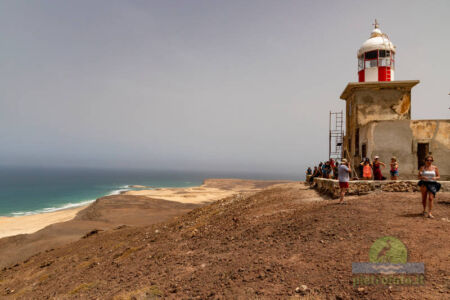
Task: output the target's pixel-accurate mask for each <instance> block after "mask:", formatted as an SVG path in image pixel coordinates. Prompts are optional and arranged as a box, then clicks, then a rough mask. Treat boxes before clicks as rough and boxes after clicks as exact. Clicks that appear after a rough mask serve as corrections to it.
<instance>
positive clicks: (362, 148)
mask: <svg viewBox="0 0 450 300" xmlns="http://www.w3.org/2000/svg"><path fill="white" fill-rule="evenodd" d="M361 152H362V153H361V154H362V158H365V157H367V145H366V144H362V146H361Z"/></svg>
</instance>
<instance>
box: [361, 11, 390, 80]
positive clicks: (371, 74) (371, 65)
mask: <svg viewBox="0 0 450 300" xmlns="http://www.w3.org/2000/svg"><path fill="white" fill-rule="evenodd" d="M374 26H375V28H374V29H373V31H372V33H371V35H370V38H369V39H368V40H367V41H365V42H364V43H363V44H362V46H361V48H359V50H358V81H359V82H367V81H393V80H394V69H395V64H394V63H395V60H394V56H395V46H394V44H392V42H391V41H390V40H389V38H388V36H387V35H386V34H384V33H382V32H381V30H380V28H379V24H378V22H377V20H375V23H374Z"/></svg>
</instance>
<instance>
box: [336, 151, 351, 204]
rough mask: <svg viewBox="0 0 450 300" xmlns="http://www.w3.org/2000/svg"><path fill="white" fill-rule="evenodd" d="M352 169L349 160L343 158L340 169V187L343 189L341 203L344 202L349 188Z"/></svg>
mask: <svg viewBox="0 0 450 300" xmlns="http://www.w3.org/2000/svg"><path fill="white" fill-rule="evenodd" d="M351 171H352V170H351V169H350V167H349V166H348V162H347V160H346V159H345V158H343V159H342V162H341V164H340V165H339V169H338V179H339V188H340V189H341V198H340V201H339V204H341V203H344V195H345V192H346V191H347V190H348V182H349V181H350V172H351Z"/></svg>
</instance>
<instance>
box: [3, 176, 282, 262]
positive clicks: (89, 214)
mask: <svg viewBox="0 0 450 300" xmlns="http://www.w3.org/2000/svg"><path fill="white" fill-rule="evenodd" d="M282 182H283V181H254V180H241V179H207V180H205V181H204V183H203V184H202V185H201V186H194V187H186V188H157V189H144V190H139V191H129V192H125V193H122V194H119V195H111V196H105V197H101V198H99V199H97V200H96V201H95V202H93V203H91V204H90V205H87V206H81V207H77V208H72V209H67V210H61V211H56V212H50V213H42V214H36V215H30V216H18V217H0V266H4V265H8V264H10V263H13V262H14V261H20V260H21V259H25V258H26V257H29V256H30V255H33V254H34V253H37V252H40V251H45V250H46V249H51V248H55V247H60V246H62V245H64V244H67V243H69V242H72V241H76V240H78V239H80V238H81V237H83V236H84V235H86V234H87V233H89V232H91V231H92V230H97V231H103V230H111V229H115V228H117V227H120V226H123V225H126V226H147V225H150V224H154V223H157V222H162V221H166V220H169V219H171V218H173V217H176V216H179V215H182V214H184V213H186V212H188V211H191V210H192V209H194V208H196V207H199V206H202V205H204V204H206V203H211V202H214V201H216V200H218V199H222V198H226V197H228V196H231V195H234V194H237V193H239V194H248V193H254V192H257V191H260V190H261V189H263V188H265V187H267V186H270V185H276V184H279V183H282ZM144 188H149V187H144Z"/></svg>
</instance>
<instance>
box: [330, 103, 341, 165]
mask: <svg viewBox="0 0 450 300" xmlns="http://www.w3.org/2000/svg"><path fill="white" fill-rule="evenodd" d="M343 143H344V113H343V112H342V111H340V112H331V111H330V119H329V138H328V158H333V159H335V160H341V159H342V154H343V153H342V152H343Z"/></svg>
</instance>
